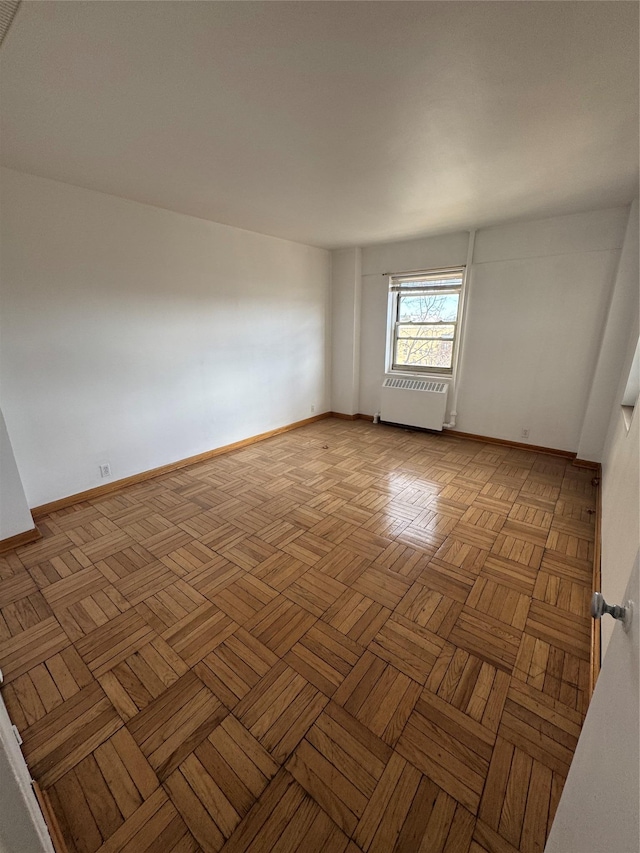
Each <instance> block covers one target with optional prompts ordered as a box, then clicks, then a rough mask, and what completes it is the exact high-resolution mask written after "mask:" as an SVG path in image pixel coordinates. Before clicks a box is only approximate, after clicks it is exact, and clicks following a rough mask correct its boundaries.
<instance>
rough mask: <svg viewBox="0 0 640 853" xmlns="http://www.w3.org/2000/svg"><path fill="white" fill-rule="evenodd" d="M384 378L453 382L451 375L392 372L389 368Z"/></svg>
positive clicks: (404, 371) (403, 371)
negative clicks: (403, 377) (400, 377)
mask: <svg viewBox="0 0 640 853" xmlns="http://www.w3.org/2000/svg"><path fill="white" fill-rule="evenodd" d="M384 375H385V376H406V377H408V378H409V379H437V380H439V381H440V382H442V381H443V380H446V381H447V382H453V375H452V374H451V373H426V372H422V371H417V370H394V369H393V368H389V369H388V370H386V371H385V374H384Z"/></svg>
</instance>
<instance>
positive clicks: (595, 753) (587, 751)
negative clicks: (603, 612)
mask: <svg viewBox="0 0 640 853" xmlns="http://www.w3.org/2000/svg"><path fill="white" fill-rule="evenodd" d="M639 562H640V552H639V554H638V556H636V561H635V565H634V568H633V571H632V572H631V577H630V579H629V584H628V586H627V592H626V595H625V600H627V599H631V600H632V601H633V602H634V603H635V612H634V615H633V621H632V623H631V629H630V631H629V632H628V633H625V631H624V628H623V626H622V624H621V623H616V626H615V629H614V632H613V636H612V637H611V641H610V643H609V647H608V649H607V652H606V655H605V659H604V662H603V665H602V670H601V671H600V675H599V677H598V682H597V684H596V689H595V690H594V693H593V697H592V699H591V704H590V705H589V710H588V711H587V716H586V719H585V722H584V726H583V728H582V733H581V735H580V739H579V741H578V746H577V749H576V752H575V755H574V758H573V762H572V764H571V769H570V771H569V776H568V777H567V782H566V785H565V788H564V791H563V793H562V798H561V800H560V805H559V806H558V811H557V813H556V818H555V821H554V823H553V827H552V828H551V834H550V835H549V839H548V841H547V845H546V847H545V853H604V851H615V853H638V851H639V850H640V820H639V817H638V813H639V805H640V580H639V576H638V573H639V569H638V564H639ZM609 603H610V604H622V603H623V602H620V601H615V602H609ZM603 618H605V619H610V618H611V617H609V616H604V617H603Z"/></svg>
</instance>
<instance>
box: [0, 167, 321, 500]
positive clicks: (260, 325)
mask: <svg viewBox="0 0 640 853" xmlns="http://www.w3.org/2000/svg"><path fill="white" fill-rule="evenodd" d="M329 260H330V259H329V253H328V252H325V251H323V250H320V249H315V248H311V247H308V246H303V245H301V244H297V243H291V242H287V241H285V240H279V239H275V238H272V237H266V236H263V235H260V234H255V233H252V232H248V231H241V230H239V229H236V228H231V227H227V226H224V225H219V224H216V223H212V222H208V221H205V220H200V219H196V218H193V217H189V216H184V215H181V214H176V213H173V212H170V211H167V210H162V209H159V208H154V207H149V206H146V205H142V204H138V203H135V202H130V201H125V200H123V199H119V198H116V197H113V196H108V195H103V194H100V193H96V192H93V191H89V190H84V189H79V188H76V187H72V186H69V185H66V184H62V183H58V182H55V181H49V180H44V179H41V178H37V177H34V176H31V175H25V174H21V173H18V172H14V171H11V170H3V171H2V269H1V286H2V291H3V292H2V318H1V321H2V327H1V335H2V337H1V344H2V352H1V371H2V372H1V374H0V390H1V394H2V407H3V410H4V414H5V418H6V421H7V426H8V428H9V431H10V433H11V436H12V440H13V446H14V451H15V456H16V461H17V463H18V468H19V470H20V473H21V476H22V480H23V483H24V487H25V492H26V496H27V500H28V501H29V504H30V506H34V505H37V504H41V503H44V502H47V501H50V500H54V499H56V498H60V497H62V496H65V495H69V494H74V493H76V492H79V491H82V490H84V489H88V488H91V487H94V486H97V485H100V484H101V483H103V482H104V481H103V480H100V478H99V476H98V465H99V464H100V463H101V462H104V461H109V462H110V463H111V468H112V472H113V478H114V479H119V478H121V477H126V476H128V475H131V474H135V473H138V472H140V471H145V470H148V469H150V468H154V467H157V466H160V465H164V464H166V463H169V462H172V461H175V460H179V459H183V458H185V457H188V456H191V455H194V454H197V453H201V452H204V451H206V450H209V449H211V448H214V447H217V446H220V445H224V444H228V443H230V442H234V441H237V440H240V439H243V438H246V437H248V436H251V435H255V434H257V433H261V432H265V431H267V430H270V429H273V428H276V427H279V426H282V425H285V424H288V423H291V422H293V421H297V420H301V419H303V418H305V417H308V416H309V415H310V413H311V406H315V410H316V412H322V411H325V410H327V409H328V407H329V394H328V386H329V376H328V371H327V358H328V354H327V348H326V336H327V325H328V311H329Z"/></svg>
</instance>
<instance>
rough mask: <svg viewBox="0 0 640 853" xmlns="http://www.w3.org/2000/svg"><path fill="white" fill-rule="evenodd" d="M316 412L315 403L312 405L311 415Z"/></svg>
mask: <svg viewBox="0 0 640 853" xmlns="http://www.w3.org/2000/svg"><path fill="white" fill-rule="evenodd" d="M315 410H316V407H315V403H312V404H311V414H313V413H314V412H315Z"/></svg>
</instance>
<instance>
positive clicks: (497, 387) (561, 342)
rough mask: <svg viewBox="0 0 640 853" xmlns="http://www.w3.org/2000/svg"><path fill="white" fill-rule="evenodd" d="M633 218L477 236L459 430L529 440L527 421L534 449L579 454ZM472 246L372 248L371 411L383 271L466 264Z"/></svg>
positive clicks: (368, 292) (369, 408)
mask: <svg viewBox="0 0 640 853" xmlns="http://www.w3.org/2000/svg"><path fill="white" fill-rule="evenodd" d="M627 219H628V208H615V209H612V210H602V211H592V212H589V213H582V214H575V215H572V216H562V217H554V218H551V219H546V220H539V221H535V222H524V223H512V224H510V225H505V226H498V227H495V228H488V229H482V230H479V231H478V232H477V234H476V240H475V249H474V254H473V263H472V268H471V273H470V287H469V300H468V308H467V311H468V313H467V326H466V329H467V331H466V337H465V345H464V353H463V359H462V364H461V369H460V373H459V397H458V404H457V411H458V419H457V425H456V427H457V429H458V430H460V431H463V432H469V433H475V434H478V435H487V436H493V437H495V438H504V439H508V440H511V441H522V440H523V439H522V429H523V428H526V429H529V437H528V439H526V441H527V442H528V443H530V444H538V445H542V446H546V447H554V448H558V449H563V450H569V451H573V452H576V451H577V450H578V445H579V440H580V435H581V431H582V425H583V420H584V415H585V411H586V409H587V403H588V400H589V394H590V390H591V380H592V377H593V373H594V371H595V367H596V363H597V360H598V355H599V351H600V343H601V340H602V336H603V331H604V327H605V319H606V316H607V311H608V306H609V300H610V296H611V290H612V285H613V281H614V277H615V271H616V268H617V264H618V258H619V253H620V248H621V246H622V243H623V238H624V233H625V227H626V224H627ZM467 244H468V235H467V233H466V232H463V233H458V234H449V235H442V236H437V237H432V238H425V239H423V240H414V241H408V242H404V243H396V244H384V245H379V246H372V247H366V248H365V249H363V252H362V268H363V293H362V329H361V353H360V355H361V371H360V406H361V411H362V412H364V413H366V414H373V413H374V412H375V411H377V410H378V408H379V405H380V386H381V384H382V379H383V376H384V364H385V337H386V318H387V287H388V281H387V279H386V278H385V277H384V276H383V275H382V273H384V272H396V271H401V270H410V269H419V268H429V267H439V266H453V265H456V264H463V263H465V261H466V254H467ZM450 398H451V395H450ZM604 431H605V427H604V424H600V427H599V432H598V430H597V429H596V430H595V434H596V440H598V438H599V439H600V440H602V438H603V436H604Z"/></svg>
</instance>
